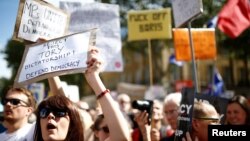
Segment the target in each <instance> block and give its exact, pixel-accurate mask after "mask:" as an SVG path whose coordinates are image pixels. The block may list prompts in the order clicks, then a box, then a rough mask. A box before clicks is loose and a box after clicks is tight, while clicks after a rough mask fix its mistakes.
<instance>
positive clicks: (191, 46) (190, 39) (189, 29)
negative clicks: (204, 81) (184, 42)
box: [188, 21, 200, 93]
mask: <svg viewBox="0 0 250 141" xmlns="http://www.w3.org/2000/svg"><path fill="white" fill-rule="evenodd" d="M188 34H189V43H190V49H191V55H192V66H193V80H194V85H195V93H199V92H200V90H199V87H198V79H197V72H196V63H195V54H194V49H193V38H192V32H191V21H189V22H188Z"/></svg>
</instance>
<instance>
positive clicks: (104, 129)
mask: <svg viewBox="0 0 250 141" xmlns="http://www.w3.org/2000/svg"><path fill="white" fill-rule="evenodd" d="M98 130H99V131H100V130H102V131H104V132H105V133H109V128H108V126H103V127H100V128H99V129H98Z"/></svg>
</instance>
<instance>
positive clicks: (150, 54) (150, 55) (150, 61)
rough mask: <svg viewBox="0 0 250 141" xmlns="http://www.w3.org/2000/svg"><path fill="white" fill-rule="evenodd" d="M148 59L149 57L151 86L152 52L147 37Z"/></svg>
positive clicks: (151, 83)
mask: <svg viewBox="0 0 250 141" xmlns="http://www.w3.org/2000/svg"><path fill="white" fill-rule="evenodd" d="M148 59H149V74H150V75H149V77H150V86H153V68H152V52H151V40H150V39H148Z"/></svg>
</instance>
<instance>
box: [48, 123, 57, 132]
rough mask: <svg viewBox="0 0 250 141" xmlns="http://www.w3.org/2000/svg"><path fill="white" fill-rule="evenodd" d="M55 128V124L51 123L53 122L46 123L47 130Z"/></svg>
mask: <svg viewBox="0 0 250 141" xmlns="http://www.w3.org/2000/svg"><path fill="white" fill-rule="evenodd" d="M55 128H56V126H55V125H53V124H51V123H49V124H48V125H47V129H48V130H50V129H55Z"/></svg>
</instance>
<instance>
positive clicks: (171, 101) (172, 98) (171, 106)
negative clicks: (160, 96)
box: [161, 92, 182, 141]
mask: <svg viewBox="0 0 250 141" xmlns="http://www.w3.org/2000/svg"><path fill="white" fill-rule="evenodd" d="M181 98H182V94H181V93H179V92H176V93H170V94H168V95H167V96H166V97H165V99H164V107H163V109H164V114H165V118H166V120H167V122H168V124H169V125H170V127H171V129H172V130H169V131H168V133H167V134H168V135H167V136H166V137H164V138H162V139H161V141H174V138H175V134H174V131H175V130H176V129H177V125H178V120H177V118H178V116H179V107H180V104H181Z"/></svg>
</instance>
